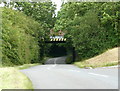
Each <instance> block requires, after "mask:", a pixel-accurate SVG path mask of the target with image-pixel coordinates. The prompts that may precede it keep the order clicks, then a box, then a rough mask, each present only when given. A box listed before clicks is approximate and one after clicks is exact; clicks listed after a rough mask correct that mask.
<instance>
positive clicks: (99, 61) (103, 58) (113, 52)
mask: <svg viewBox="0 0 120 91" xmlns="http://www.w3.org/2000/svg"><path fill="white" fill-rule="evenodd" d="M118 48H119V47H116V48H113V49H109V50H107V51H106V52H104V53H102V54H100V55H98V56H95V57H92V58H90V59H87V60H83V61H80V62H75V63H74V64H75V65H76V66H78V67H80V68H85V67H92V68H96V67H105V66H114V65H118V61H119V60H118Z"/></svg>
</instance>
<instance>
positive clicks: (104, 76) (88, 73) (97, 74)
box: [88, 73, 108, 77]
mask: <svg viewBox="0 0 120 91" xmlns="http://www.w3.org/2000/svg"><path fill="white" fill-rule="evenodd" d="M88 74H91V75H96V76H102V77H108V76H107V75H101V74H95V73H88Z"/></svg>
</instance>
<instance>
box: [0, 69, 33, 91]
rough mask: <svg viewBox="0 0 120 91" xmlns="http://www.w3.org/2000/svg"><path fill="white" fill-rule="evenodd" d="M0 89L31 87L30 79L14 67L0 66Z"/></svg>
mask: <svg viewBox="0 0 120 91" xmlns="http://www.w3.org/2000/svg"><path fill="white" fill-rule="evenodd" d="M1 89H33V86H32V83H31V81H30V80H29V79H28V77H27V76H25V75H24V74H23V73H21V72H20V71H19V70H18V69H16V68H14V67H5V68H0V90H1Z"/></svg>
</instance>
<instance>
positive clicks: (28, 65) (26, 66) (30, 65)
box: [14, 63, 41, 70]
mask: <svg viewBox="0 0 120 91" xmlns="http://www.w3.org/2000/svg"><path fill="white" fill-rule="evenodd" d="M37 65H41V64H40V63H36V64H24V65H21V66H14V67H15V68H17V69H19V70H22V69H27V68H29V67H32V66H37Z"/></svg>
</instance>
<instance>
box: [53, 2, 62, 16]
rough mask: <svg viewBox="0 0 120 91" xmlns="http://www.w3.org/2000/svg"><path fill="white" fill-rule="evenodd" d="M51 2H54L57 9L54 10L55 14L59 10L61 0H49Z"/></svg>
mask: <svg viewBox="0 0 120 91" xmlns="http://www.w3.org/2000/svg"><path fill="white" fill-rule="evenodd" d="M51 1H52V2H53V3H55V4H56V5H57V10H56V14H57V12H58V11H59V10H60V8H61V5H62V1H61V0H51Z"/></svg>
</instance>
